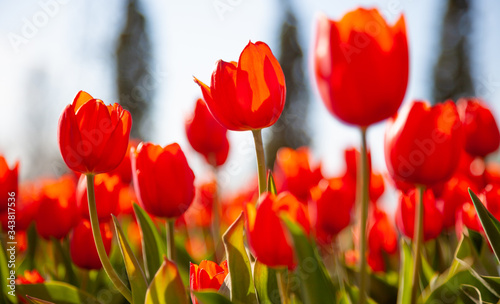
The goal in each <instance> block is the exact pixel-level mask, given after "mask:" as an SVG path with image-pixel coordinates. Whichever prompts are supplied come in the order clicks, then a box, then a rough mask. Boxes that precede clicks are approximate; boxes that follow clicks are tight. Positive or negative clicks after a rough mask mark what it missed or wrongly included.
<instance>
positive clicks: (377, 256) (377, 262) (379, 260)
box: [366, 250, 385, 272]
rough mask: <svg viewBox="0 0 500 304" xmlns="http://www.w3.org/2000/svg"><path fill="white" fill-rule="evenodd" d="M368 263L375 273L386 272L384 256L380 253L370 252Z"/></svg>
mask: <svg viewBox="0 0 500 304" xmlns="http://www.w3.org/2000/svg"><path fill="white" fill-rule="evenodd" d="M366 258H367V262H368V265H369V266H370V268H371V269H372V271H373V272H384V271H385V261H384V255H383V254H382V253H381V252H379V251H371V250H368V256H367V257H366Z"/></svg>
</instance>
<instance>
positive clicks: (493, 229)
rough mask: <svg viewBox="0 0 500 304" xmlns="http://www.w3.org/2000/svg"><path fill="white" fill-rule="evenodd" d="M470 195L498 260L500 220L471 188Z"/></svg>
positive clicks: (499, 258) (499, 259) (499, 256)
mask: <svg viewBox="0 0 500 304" xmlns="http://www.w3.org/2000/svg"><path fill="white" fill-rule="evenodd" d="M469 195H470V197H471V199H472V203H473V204H474V208H476V212H477V215H478V217H479V220H480V221H481V225H482V226H483V228H484V232H485V233H486V237H487V238H488V242H490V245H491V248H493V252H494V253H495V256H496V257H497V261H500V222H499V221H498V220H497V219H496V218H495V217H494V216H493V215H492V214H491V213H490V212H489V211H488V209H486V207H485V206H484V205H483V203H482V202H481V200H480V199H479V198H478V197H477V195H476V194H475V193H474V192H473V191H472V190H471V189H469Z"/></svg>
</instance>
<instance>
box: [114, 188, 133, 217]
mask: <svg viewBox="0 0 500 304" xmlns="http://www.w3.org/2000/svg"><path fill="white" fill-rule="evenodd" d="M134 202H137V197H136V196H135V191H134V185H131V184H129V185H122V187H120V195H119V199H118V211H117V213H118V214H133V213H134V205H133V203H134Z"/></svg>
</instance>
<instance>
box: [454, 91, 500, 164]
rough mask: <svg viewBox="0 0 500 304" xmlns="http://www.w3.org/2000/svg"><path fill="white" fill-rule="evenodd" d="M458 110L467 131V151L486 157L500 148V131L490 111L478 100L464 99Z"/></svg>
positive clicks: (461, 100)
mask: <svg viewBox="0 0 500 304" xmlns="http://www.w3.org/2000/svg"><path fill="white" fill-rule="evenodd" d="M457 109H458V112H459V114H460V118H461V119H462V124H463V126H464V130H465V151H467V153H469V154H471V155H474V156H481V157H484V156H486V155H488V154H490V153H492V152H494V151H496V150H497V149H498V147H499V146H500V131H499V130H498V125H497V122H496V120H495V117H494V116H493V114H492V113H491V111H490V109H488V107H487V106H486V104H484V103H483V102H482V100H479V99H477V98H470V99H467V98H462V99H460V100H458V101H457Z"/></svg>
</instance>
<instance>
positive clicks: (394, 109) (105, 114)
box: [0, 8, 500, 304]
mask: <svg viewBox="0 0 500 304" xmlns="http://www.w3.org/2000/svg"><path fill="white" fill-rule="evenodd" d="M408 38H409V36H408V35H407V29H406V23H405V17H404V16H403V15H401V16H400V17H399V18H398V20H397V21H396V22H394V23H393V24H390V23H388V22H387V21H386V20H385V19H384V17H382V15H381V14H380V12H379V11H378V10H377V9H364V8H359V9H356V10H353V11H350V12H348V13H346V14H345V15H344V16H343V17H342V18H341V19H339V20H332V19H329V18H328V17H326V16H325V15H321V16H319V17H318V18H317V20H316V26H315V40H314V41H313V44H312V52H313V60H311V65H312V67H311V70H313V71H314V73H313V75H312V77H313V79H311V82H314V84H315V85H316V90H317V92H318V93H319V95H320V96H321V100H322V101H323V103H324V106H325V108H324V109H325V111H328V112H329V113H330V114H331V119H336V120H339V121H341V122H342V123H345V124H346V125H349V126H350V127H352V128H355V129H357V130H359V135H360V136H359V138H360V142H359V145H358V146H357V147H351V148H347V149H345V151H344V156H345V159H344V160H343V162H344V163H345V171H344V172H343V173H342V174H339V175H337V176H328V175H325V174H324V173H323V172H322V170H321V164H320V163H319V162H317V161H316V160H314V159H313V158H312V157H311V155H312V151H311V150H310V149H309V148H308V147H300V148H298V149H291V148H286V147H284V148H281V149H280V150H278V152H277V155H276V162H275V165H274V167H273V168H266V161H265V146H264V142H263V137H262V130H265V129H266V128H268V127H271V126H273V125H274V124H275V123H276V122H277V121H278V119H279V118H280V115H281V114H282V112H283V110H284V107H285V100H286V92H287V87H286V81H285V76H284V73H283V70H282V67H281V66H280V63H279V62H278V60H277V59H276V57H275V55H274V54H273V50H271V48H270V47H269V46H268V45H267V44H266V43H265V42H262V41H257V42H252V41H250V42H249V43H248V44H247V45H246V46H244V47H243V48H242V51H241V53H240V56H239V58H228V61H223V60H219V61H217V63H216V67H215V69H214V71H213V73H212V74H211V75H195V77H194V83H193V90H195V91H197V92H199V96H200V98H199V99H198V100H197V101H196V105H195V107H194V109H192V113H191V117H190V118H189V119H188V120H187V121H186V123H185V125H184V126H180V127H181V128H185V134H186V138H187V139H188V142H189V144H190V145H191V147H192V149H193V150H195V151H196V152H197V153H199V154H200V156H201V157H202V159H203V160H204V161H205V162H206V164H207V166H208V167H210V168H211V169H212V170H211V171H210V172H207V175H208V178H207V177H205V178H203V179H200V178H199V177H198V176H196V177H195V174H194V172H193V170H192V169H191V167H190V159H188V158H187V157H186V155H185V154H184V152H183V149H186V147H181V145H179V144H178V143H170V144H167V145H160V144H158V143H154V142H143V141H141V139H137V138H130V132H131V127H132V124H133V121H134V117H132V114H131V113H130V112H129V111H127V110H126V109H125V108H122V106H121V105H119V104H117V103H113V102H112V101H103V100H100V99H97V98H95V97H93V96H92V95H91V94H92V92H85V91H80V92H75V93H76V96H75V97H74V98H73V99H72V100H68V105H67V106H66V107H65V108H64V109H60V110H61V111H62V113H61V115H60V118H59V122H58V129H57V138H58V144H59V150H60V154H61V157H62V159H63V160H64V163H65V164H66V166H67V173H66V174H64V175H61V176H59V177H55V178H52V179H46V178H45V179H40V180H32V181H24V180H20V179H19V178H18V171H19V166H22V164H19V163H18V162H14V161H7V160H6V159H5V157H3V156H1V155H0V196H1V204H0V222H1V228H0V236H1V239H0V240H1V248H0V303H35V304H42V303H56V304H61V303H66V304H77V303H101V304H108V303H133V304H139V303H140V304H142V303H147V304H153V303H155V304H156V303H157V304H164V303H166V304H173V303H181V304H182V303H193V304H198V303H199V304H216V303H235V304H237V303H241V304H243V303H253V304H257V303H260V304H271V303H272V304H279V303H282V304H292V303H304V304H313V303H399V304H407V303H411V304H415V303H429V304H430V303H500V264H499V261H500V221H499V220H500V164H498V163H495V162H493V161H491V158H489V157H488V156H489V155H491V154H492V153H493V152H495V151H496V150H497V149H498V148H499V146H500V131H499V128H498V125H497V122H496V120H495V117H494V115H493V114H492V112H491V110H490V108H489V107H488V104H487V103H486V101H483V100H481V99H480V98H476V97H474V96H471V97H467V98H461V99H459V100H447V101H444V100H443V101H436V103H435V104H434V105H431V103H429V102H428V101H422V100H411V96H409V98H410V100H409V101H408V102H405V103H404V104H403V105H402V103H403V99H405V95H406V93H407V86H408V79H409V76H408V75H409V69H410V56H411V54H409V52H408ZM361 42H362V43H361ZM213 47H216V46H213ZM231 60H233V61H231ZM406 98H408V96H406ZM382 121H384V122H383V123H384V124H386V131H385V137H384V138H383V141H384V153H385V163H386V168H387V170H384V171H383V172H377V171H376V170H372V166H371V153H370V146H369V144H368V142H367V133H368V132H369V130H370V127H371V126H372V125H373V124H375V123H379V122H382ZM248 131H251V134H252V136H253V139H254V143H255V163H256V166H255V175H254V178H253V179H252V180H249V181H248V182H247V183H246V185H245V187H243V188H242V189H240V190H239V191H237V192H233V193H229V192H226V191H225V190H226V189H224V188H223V187H221V186H220V183H218V180H217V176H218V171H219V169H220V167H221V166H223V165H224V164H225V162H226V159H227V158H228V154H229V150H230V142H229V140H228V132H247V133H248ZM248 134H250V133H248ZM332 136H335V135H334V130H332ZM380 140H382V139H380ZM340 149H342V148H340ZM199 180H205V181H206V180H208V181H209V182H204V183H200V182H199ZM387 191H394V193H393V194H392V195H391V196H390V197H393V198H394V199H395V200H397V202H394V205H397V210H396V211H395V216H392V214H393V213H394V212H389V210H384V208H383V207H382V206H381V204H379V201H380V198H381V197H382V195H383V194H384V193H385V192H387Z"/></svg>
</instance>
